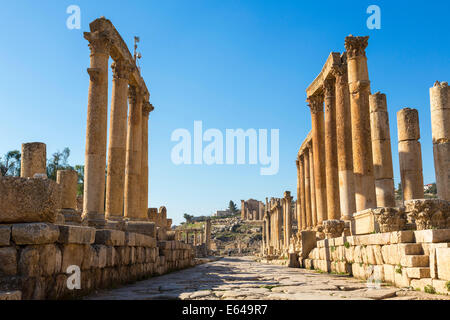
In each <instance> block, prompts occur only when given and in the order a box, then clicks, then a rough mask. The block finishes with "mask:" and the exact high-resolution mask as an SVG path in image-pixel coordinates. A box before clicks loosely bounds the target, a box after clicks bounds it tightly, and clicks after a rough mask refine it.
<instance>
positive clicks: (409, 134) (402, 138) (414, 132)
mask: <svg viewBox="0 0 450 320" xmlns="http://www.w3.org/2000/svg"><path fill="white" fill-rule="evenodd" d="M397 129H398V153H399V162H400V175H401V179H402V189H403V201H406V200H412V199H423V197H424V191H423V173H422V150H421V146H420V142H419V139H420V128H419V112H418V111H417V110H416V109H411V108H404V109H401V110H400V111H398V112H397Z"/></svg>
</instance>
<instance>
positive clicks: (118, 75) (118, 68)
mask: <svg viewBox="0 0 450 320" xmlns="http://www.w3.org/2000/svg"><path fill="white" fill-rule="evenodd" d="M111 69H112V72H113V78H114V79H124V80H128V79H129V77H130V73H131V72H133V67H132V65H131V64H130V63H129V62H127V61H125V60H124V59H120V60H117V61H114V62H113V63H112V64H111Z"/></svg>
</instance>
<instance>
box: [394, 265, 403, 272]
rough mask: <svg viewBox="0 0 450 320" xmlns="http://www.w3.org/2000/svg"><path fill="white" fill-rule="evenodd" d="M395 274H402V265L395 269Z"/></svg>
mask: <svg viewBox="0 0 450 320" xmlns="http://www.w3.org/2000/svg"><path fill="white" fill-rule="evenodd" d="M395 272H397V273H399V274H402V266H401V265H400V264H398V265H397V267H396V268H395Z"/></svg>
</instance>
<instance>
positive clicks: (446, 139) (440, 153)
mask: <svg viewBox="0 0 450 320" xmlns="http://www.w3.org/2000/svg"><path fill="white" fill-rule="evenodd" d="M430 106H431V129H432V134H433V153H434V168H435V171H436V187H437V192H438V197H439V198H440V199H443V200H448V201H450V87H449V86H448V83H447V82H439V81H436V83H435V84H434V86H433V87H432V88H430Z"/></svg>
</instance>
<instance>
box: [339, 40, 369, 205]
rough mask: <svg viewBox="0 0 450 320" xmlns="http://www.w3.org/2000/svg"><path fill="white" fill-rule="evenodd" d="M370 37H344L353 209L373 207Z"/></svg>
mask: <svg viewBox="0 0 450 320" xmlns="http://www.w3.org/2000/svg"><path fill="white" fill-rule="evenodd" d="M368 39H369V37H353V36H348V37H346V38H345V49H346V50H347V65H348V82H349V89H350V108H351V119H352V120H351V122H352V149H353V173H354V178H355V201H356V211H361V210H364V209H369V208H375V207H376V194H375V177H374V172H373V157H372V139H371V134H370V115H369V95H370V81H369V72H368V69H367V58H366V52H365V49H366V47H367V41H368Z"/></svg>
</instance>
